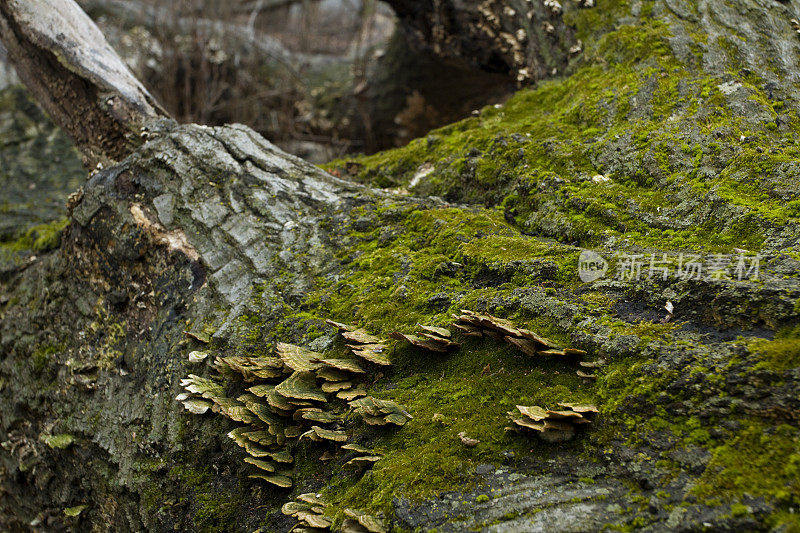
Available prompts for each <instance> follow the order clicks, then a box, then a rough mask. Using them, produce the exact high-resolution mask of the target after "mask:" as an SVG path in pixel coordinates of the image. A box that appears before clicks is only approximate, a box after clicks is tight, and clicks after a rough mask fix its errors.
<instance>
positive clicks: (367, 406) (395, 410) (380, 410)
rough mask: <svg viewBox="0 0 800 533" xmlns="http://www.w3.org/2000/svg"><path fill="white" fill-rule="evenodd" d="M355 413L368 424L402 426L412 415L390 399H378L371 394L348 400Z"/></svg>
mask: <svg viewBox="0 0 800 533" xmlns="http://www.w3.org/2000/svg"><path fill="white" fill-rule="evenodd" d="M350 407H352V408H353V409H354V410H355V412H356V413H358V414H360V415H361V418H363V419H364V422H366V423H367V424H369V425H370V426H386V425H389V424H394V425H396V426H404V425H405V424H406V422H408V421H409V420H410V419H411V418H412V416H411V415H410V414H409V413H408V411H406V410H405V409H404V408H403V407H402V406H400V405H398V404H396V403H394V402H393V401H391V400H379V399H377V398H373V397H371V396H367V397H366V398H361V399H359V400H353V401H352V402H350Z"/></svg>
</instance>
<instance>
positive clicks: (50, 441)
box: [39, 433, 75, 450]
mask: <svg viewBox="0 0 800 533" xmlns="http://www.w3.org/2000/svg"><path fill="white" fill-rule="evenodd" d="M39 440H40V441H42V442H44V443H45V444H46V445H47V446H49V447H50V448H55V449H58V450H63V449H64V448H68V447H69V446H70V445H72V443H73V442H75V437H74V436H72V435H70V434H69V433H59V434H58V435H48V434H46V433H42V434H41V435H39Z"/></svg>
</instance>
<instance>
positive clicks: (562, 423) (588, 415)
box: [507, 403, 599, 442]
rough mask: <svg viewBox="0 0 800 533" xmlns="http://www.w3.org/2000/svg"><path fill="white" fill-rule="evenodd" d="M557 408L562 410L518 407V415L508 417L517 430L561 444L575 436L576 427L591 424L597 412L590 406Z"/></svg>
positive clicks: (570, 404)
mask: <svg viewBox="0 0 800 533" xmlns="http://www.w3.org/2000/svg"><path fill="white" fill-rule="evenodd" d="M558 406H559V407H561V408H562V409H559V410H552V409H545V408H543V407H539V406H538V405H533V406H525V405H518V406H517V410H518V411H519V413H516V412H514V411H509V413H508V417H509V418H510V419H511V421H512V422H514V424H516V425H517V426H518V427H519V428H524V429H529V430H532V431H535V432H536V434H537V435H538V436H539V437H541V438H542V439H544V440H546V441H548V442H561V441H565V440H569V439H571V438H572V437H573V436H575V430H576V428H577V426H581V425H584V424H589V423H591V421H592V419H593V418H594V415H596V414H597V413H598V412H599V411H598V409H597V407H596V406H594V405H592V404H574V403H559V404H558ZM520 415H521V416H520ZM507 429H512V428H507Z"/></svg>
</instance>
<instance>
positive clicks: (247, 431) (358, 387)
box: [176, 321, 450, 531]
mask: <svg viewBox="0 0 800 533" xmlns="http://www.w3.org/2000/svg"><path fill="white" fill-rule="evenodd" d="M329 323H330V324H332V325H334V326H336V327H337V328H339V329H340V330H342V331H343V334H344V335H345V338H346V339H347V340H348V341H349V342H351V343H353V344H350V345H349V346H350V348H351V349H352V350H353V353H354V354H355V355H357V356H359V357H360V359H356V358H347V357H344V358H342V357H325V356H324V355H323V354H321V353H318V352H315V351H312V350H309V349H307V348H304V347H302V346H296V345H293V344H288V343H278V345H277V347H276V356H273V357H248V356H219V357H216V358H215V361H214V365H213V369H214V370H216V371H217V372H218V373H219V375H221V376H222V377H224V378H226V379H228V380H233V381H239V382H240V383H239V385H238V386H237V387H234V390H237V388H238V387H241V386H242V384H243V383H246V384H248V385H244V388H245V390H246V392H244V393H241V394H239V395H238V397H236V398H229V397H227V396H226V395H225V394H226V392H225V391H226V388H227V385H223V384H222V383H220V382H218V381H215V380H214V379H210V378H204V377H200V376H197V375H195V374H190V375H189V376H188V377H187V378H185V379H184V380H182V381H181V385H182V386H183V387H184V389H185V392H183V393H181V394H180V395H178V397H177V398H176V400H178V401H181V402H183V404H184V406H185V407H186V409H188V410H189V411H190V412H192V413H197V414H202V413H205V412H207V411H208V410H211V411H213V412H215V413H220V414H222V415H224V416H226V417H228V418H230V419H231V420H233V421H235V422H239V423H240V424H242V425H241V426H239V427H237V428H236V429H234V430H232V431H230V432H229V433H228V436H229V437H230V438H231V439H232V440H233V441H234V442H235V443H236V444H237V445H238V446H240V447H241V448H244V451H245V452H246V453H247V456H246V457H245V458H244V459H243V460H244V462H245V463H246V464H248V465H249V466H250V467H252V468H253V470H254V471H253V472H252V473H251V474H250V475H249V477H251V478H254V479H260V480H263V481H266V482H268V483H271V484H273V485H276V486H278V487H283V488H289V487H291V486H292V484H293V481H292V471H291V463H293V461H294V458H293V456H292V451H293V448H294V446H295V445H296V443H298V442H300V441H301V440H306V439H308V440H310V441H312V442H332V443H334V444H335V445H337V446H341V445H342V444H344V443H345V442H347V440H348V438H349V435H348V433H347V432H346V431H344V430H342V429H341V425H340V423H341V421H342V419H343V413H342V412H341V404H337V403H336V402H330V401H329V400H332V399H333V398H334V397H335V398H336V399H339V400H343V401H345V402H350V406H351V407H354V408H356V410H357V411H359V412H360V413H361V414H362V416H363V417H364V418H365V420H367V422H368V423H370V424H373V425H381V426H383V425H388V424H394V425H396V426H402V425H404V424H405V423H406V422H407V420H408V419H409V418H411V415H409V414H408V413H407V412H406V411H405V410H404V409H403V408H402V407H400V406H399V405H397V404H395V403H394V402H390V401H387V400H377V399H374V398H363V397H364V396H366V394H367V389H366V385H365V384H364V383H362V382H359V380H361V379H363V378H365V377H366V376H368V371H367V370H366V367H364V366H363V361H364V360H366V361H367V362H372V363H376V364H379V365H389V364H391V362H390V361H389V360H388V359H386V357H385V356H384V355H383V351H384V349H385V347H384V345H383V344H382V342H381V340H380V339H378V338H377V337H374V336H372V335H370V334H369V333H367V332H366V331H364V330H360V329H357V328H355V327H351V326H348V325H346V324H340V323H338V322H333V321H329ZM425 334H426V335H431V336H434V335H439V336H442V335H445V334H446V332H445V331H444V330H441V328H434V329H432V330H426V333H425ZM446 342H450V341H446ZM239 390H240V389H239ZM359 398H360V400H359ZM354 402H361V403H355V406H354ZM337 405H338V407H337ZM323 426H324V427H323ZM343 448H344V449H346V450H349V451H351V452H356V454H357V455H356V456H355V457H351V458H350V459H349V461H348V462H347V463H346V464H347V465H348V466H356V467H365V466H371V465H372V464H374V463H375V462H376V461H378V460H379V459H380V457H381V455H380V454H379V453H376V452H374V451H373V450H369V449H367V448H361V447H359V446H357V445H355V444H354V445H345V446H343ZM326 453H329V452H326ZM330 457H333V455H330ZM301 496H305V497H306V499H308V497H309V495H301ZM295 503H296V505H295V506H290V507H287V510H292V511H293V512H295V511H296V512H295V514H297V516H298V519H299V523H298V526H297V527H296V528H295V531H299V530H307V531H311V530H315V531H316V530H320V529H326V528H329V526H330V521H329V520H328V519H326V518H324V517H322V515H321V513H314V512H313V511H314V510H315V508H316V509H318V510H322V509H323V508H324V506H320V505H318V503H319V502H317V503H314V502H306V503H304V504H302V505H306V504H308V505H309V507H308V508H305V507H303V508H301V507H300V506H301V504H300V503H297V502H295ZM315 505H316V507H315ZM309 512H311V514H308V513H309ZM364 516H366V515H364ZM301 518H302V519H301ZM356 523H359V522H358V521H357V520H356ZM324 524H327V525H324ZM323 526H324V527H323ZM359 527H363V526H361V525H359Z"/></svg>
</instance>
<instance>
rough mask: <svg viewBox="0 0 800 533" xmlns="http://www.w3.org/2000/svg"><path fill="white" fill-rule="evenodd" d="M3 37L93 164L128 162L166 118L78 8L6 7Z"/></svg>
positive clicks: (60, 4)
mask: <svg viewBox="0 0 800 533" xmlns="http://www.w3.org/2000/svg"><path fill="white" fill-rule="evenodd" d="M0 39H2V40H3V42H4V44H5V47H6V49H7V53H8V57H9V59H10V60H11V62H12V63H13V64H14V66H15V67H16V69H17V73H18V74H19V76H20V78H21V79H22V80H23V82H24V83H25V84H26V85H27V86H28V87H29V88H30V90H31V92H32V93H33V94H34V95H35V97H36V99H37V100H38V101H39V102H40V104H41V105H42V107H44V108H45V109H46V110H47V112H48V113H49V114H50V116H51V117H53V120H54V121H55V122H56V123H57V124H58V125H59V126H61V127H62V128H64V129H65V130H66V131H67V132H68V133H69V134H70V136H71V137H72V138H73V140H74V141H75V144H76V145H77V146H78V148H79V150H80V151H81V152H82V153H83V156H84V161H85V163H86V164H87V165H88V166H94V165H95V164H97V163H100V162H103V163H108V162H111V161H118V160H120V159H122V158H123V157H125V156H126V155H127V154H129V153H130V152H131V150H132V149H133V148H135V147H136V146H138V145H139V144H140V134H141V129H140V128H141V127H142V126H143V124H144V121H145V120H147V119H150V118H154V117H157V116H166V113H165V112H164V111H163V110H162V109H161V108H160V107H159V106H158V104H156V103H155V101H154V100H153V99H152V98H151V97H150V95H149V94H148V93H147V91H146V90H145V88H144V87H142V85H141V84H140V83H139V81H138V80H136V78H134V77H133V76H132V75H131V73H130V71H129V70H128V68H127V67H126V66H125V64H124V63H123V62H122V60H120V58H119V56H117V54H116V53H115V52H114V51H113V50H112V49H111V47H109V46H108V44H107V43H106V40H105V38H104V37H103V34H102V33H100V31H99V30H98V29H97V26H95V24H94V23H93V22H92V21H91V19H89V17H87V16H86V14H85V13H84V12H83V11H82V10H81V9H80V7H78V5H77V4H75V3H74V2H64V1H59V0H41V1H24V2H23V1H13V0H7V1H4V2H2V3H0Z"/></svg>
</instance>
